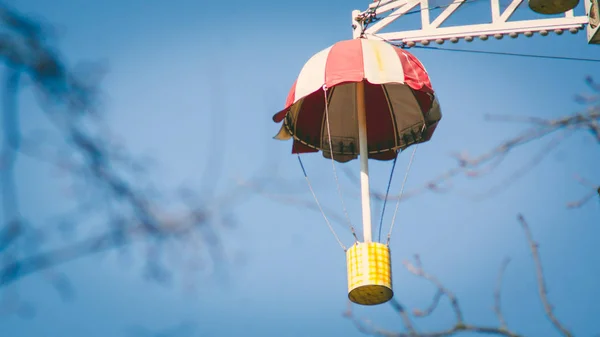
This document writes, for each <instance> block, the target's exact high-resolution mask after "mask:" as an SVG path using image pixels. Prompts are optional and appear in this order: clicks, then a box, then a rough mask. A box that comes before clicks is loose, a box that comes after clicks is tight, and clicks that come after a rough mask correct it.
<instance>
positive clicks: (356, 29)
mask: <svg viewBox="0 0 600 337" xmlns="http://www.w3.org/2000/svg"><path fill="white" fill-rule="evenodd" d="M434 1H435V0H434ZM474 1H477V2H489V3H490V9H491V22H487V23H474V24H468V25H458V26H447V27H442V24H443V23H444V22H446V21H447V20H448V19H449V18H450V17H452V16H456V15H457V13H459V12H460V11H461V8H464V5H465V4H467V3H471V2H474ZM523 1H524V0H510V3H508V5H507V6H506V8H501V7H503V6H501V3H500V0H453V2H452V3H450V4H449V5H445V6H435V5H434V6H432V3H431V2H432V1H430V0H375V1H373V2H372V3H371V4H370V5H369V7H368V9H367V10H365V11H360V10H354V11H353V12H352V28H353V37H354V38H358V37H364V38H368V39H382V40H385V41H388V42H391V43H396V44H400V45H401V46H403V47H413V46H415V45H417V44H421V45H424V46H427V45H429V44H430V43H432V42H435V43H437V44H443V43H445V42H451V43H456V42H458V41H460V40H465V41H467V42H471V41H473V40H475V39H480V40H487V39H489V38H495V39H502V38H504V37H505V36H509V37H512V38H516V37H518V36H519V35H524V36H527V37H531V36H533V35H534V34H536V33H538V34H540V35H542V36H546V35H548V34H551V33H555V34H558V35H561V34H563V33H564V32H570V33H573V34H576V33H578V32H579V31H581V30H583V29H584V28H585V26H587V27H586V28H585V29H586V33H587V41H588V43H589V44H600V15H599V0H583V1H584V4H583V7H584V8H585V14H579V15H576V14H575V8H576V7H577V6H578V5H579V0H529V8H530V9H531V10H532V11H533V12H536V13H539V14H544V15H547V16H546V17H541V18H533V19H528V20H510V19H511V17H512V16H513V14H514V13H515V11H516V10H517V8H518V7H519V6H520V5H521V4H522V3H523ZM433 9H443V10H442V12H441V13H440V14H439V15H438V16H437V17H436V18H434V19H433V20H431V11H432V10H433ZM414 13H420V15H421V24H420V28H419V29H412V30H403V31H395V32H394V31H392V32H382V30H383V29H384V28H386V27H388V26H389V25H390V24H391V23H393V22H395V21H398V20H399V21H402V19H403V17H405V16H406V15H408V14H414ZM550 15H552V17H550Z"/></svg>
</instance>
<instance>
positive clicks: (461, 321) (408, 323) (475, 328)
mask: <svg viewBox="0 0 600 337" xmlns="http://www.w3.org/2000/svg"><path fill="white" fill-rule="evenodd" d="M518 221H519V223H520V225H521V228H522V229H523V232H524V233H525V237H526V239H527V243H528V245H529V248H530V249H531V256H532V258H533V262H534V265H535V272H536V278H537V285H538V292H539V298H540V300H541V301H542V304H543V307H544V312H545V314H546V317H547V318H548V319H549V320H550V322H551V323H552V325H553V326H554V327H555V328H556V330H557V331H559V332H560V334H561V335H562V336H565V337H572V336H573V334H572V333H571V332H570V331H569V330H568V329H567V328H566V327H565V326H564V325H563V324H562V323H561V322H560V321H559V320H558V318H557V317H556V316H555V315H554V310H553V306H552V304H551V303H550V301H549V299H548V293H547V290H546V280H545V277H544V272H543V269H542V262H541V258H540V255H539V251H538V244H537V242H535V241H534V239H533V235H532V234H531V229H530V228H529V225H528V223H527V221H526V220H525V218H524V217H523V216H522V215H520V214H519V216H518ZM508 262H509V260H508V259H506V260H504V262H503V263H502V265H501V267H500V271H499V273H498V283H497V284H496V290H495V291H494V312H495V314H496V317H497V318H498V321H499V326H480V325H476V324H469V323H467V321H466V319H465V317H464V314H463V311H462V309H461V307H460V304H459V301H458V299H457V298H456V296H455V295H454V293H453V292H452V291H450V290H449V289H447V288H446V287H444V285H443V284H442V283H441V282H440V281H439V280H438V279H437V278H436V277H435V276H434V275H432V274H430V273H428V272H426V271H425V270H424V269H423V265H422V263H421V260H420V258H419V256H418V255H416V256H415V258H414V263H411V262H409V261H405V262H404V267H405V268H406V269H407V270H408V271H409V272H410V273H412V274H413V275H415V276H417V277H419V278H422V279H424V280H426V281H428V282H430V283H431V284H433V285H434V286H435V287H436V289H437V291H436V293H435V295H434V296H433V300H432V302H431V304H430V305H429V306H428V307H427V308H426V309H424V310H420V309H415V310H413V311H412V313H409V311H408V310H407V309H406V307H405V306H404V305H402V304H401V303H400V302H399V301H398V300H396V299H392V301H391V304H392V307H393V308H394V310H395V311H396V312H397V313H398V314H399V315H400V318H401V321H402V323H403V326H404V330H405V331H404V332H396V331H388V330H383V329H379V328H377V327H375V326H373V325H372V324H368V323H367V322H366V321H363V320H360V319H358V318H357V317H355V316H354V314H353V313H352V307H351V306H350V305H349V308H348V311H347V312H346V313H345V314H344V315H345V316H346V317H348V318H349V319H351V320H352V322H353V323H354V324H355V325H356V327H357V328H358V329H359V330H360V331H361V332H363V333H365V334H368V335H372V336H383V337H446V336H454V335H458V334H460V333H469V332H478V333H484V334H487V335H496V336H506V337H519V336H523V335H520V334H518V333H517V332H515V331H514V330H512V329H510V328H509V327H508V325H507V323H506V321H505V319H504V315H503V314H502V309H501V306H500V299H501V290H502V278H503V275H504V272H505V270H506V267H507V266H508ZM443 297H446V298H448V300H449V301H450V306H451V308H452V311H453V313H454V316H455V323H454V324H453V325H452V326H450V327H448V328H447V329H444V330H440V331H434V332H420V331H417V329H416V328H415V325H414V324H413V319H416V318H422V317H427V316H430V315H431V314H432V313H433V312H434V311H435V310H436V308H437V307H438V304H439V302H440V300H441V299H442V298H443Z"/></svg>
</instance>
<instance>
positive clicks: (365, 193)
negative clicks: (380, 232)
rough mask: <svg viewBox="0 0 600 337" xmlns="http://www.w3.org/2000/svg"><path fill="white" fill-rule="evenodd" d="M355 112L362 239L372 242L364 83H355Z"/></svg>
mask: <svg viewBox="0 0 600 337" xmlns="http://www.w3.org/2000/svg"><path fill="white" fill-rule="evenodd" d="M356 110H357V113H358V145H359V157H360V189H361V203H362V217H363V239H364V240H365V242H366V243H368V242H372V233H371V232H372V230H371V195H370V188H369V155H368V154H369V149H368V147H367V111H366V108H365V82H364V81H363V82H359V83H356Z"/></svg>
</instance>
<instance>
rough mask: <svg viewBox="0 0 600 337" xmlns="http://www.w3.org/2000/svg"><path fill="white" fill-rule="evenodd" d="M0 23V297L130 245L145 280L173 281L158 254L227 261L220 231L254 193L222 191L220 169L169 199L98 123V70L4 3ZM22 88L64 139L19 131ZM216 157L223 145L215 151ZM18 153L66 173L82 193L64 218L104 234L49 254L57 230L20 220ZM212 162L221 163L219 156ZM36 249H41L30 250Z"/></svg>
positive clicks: (59, 280) (58, 280)
mask: <svg viewBox="0 0 600 337" xmlns="http://www.w3.org/2000/svg"><path fill="white" fill-rule="evenodd" d="M0 26H1V27H2V28H3V30H4V33H3V34H0V61H1V62H2V63H3V65H4V69H3V70H4V71H5V75H4V83H3V84H4V88H3V91H2V111H1V114H2V124H1V127H2V129H1V131H0V136H1V138H2V143H1V148H0V151H1V152H0V186H1V189H0V193H1V194H0V198H1V199H2V206H1V207H2V208H1V210H2V220H1V221H0V291H2V289H4V293H5V294H8V292H7V291H8V290H7V288H8V287H9V286H12V285H14V284H15V283H16V282H17V281H19V280H20V279H22V278H23V277H25V276H28V275H31V274H34V273H38V272H42V271H44V272H46V271H49V270H51V269H53V267H56V266H58V265H60V264H64V263H66V262H69V261H73V260H75V259H78V258H82V257H87V256H90V255H92V254H97V253H101V252H104V251H109V250H115V249H118V248H123V247H125V246H128V245H131V244H133V243H143V244H144V246H145V249H146V254H147V256H146V258H145V260H144V264H145V275H146V276H147V277H148V278H150V279H151V280H154V281H157V282H167V281H168V279H169V277H168V274H169V271H168V268H167V267H166V266H165V262H163V260H164V259H163V257H162V255H163V254H166V253H167V249H170V250H177V252H176V253H174V254H173V255H174V256H175V257H176V258H177V259H182V260H186V259H189V260H190V261H185V262H184V263H186V264H189V265H190V266H191V265H193V266H197V265H199V263H198V261H197V260H198V259H200V258H201V257H199V255H200V254H207V256H208V257H209V258H210V259H212V260H213V261H215V262H217V261H219V262H223V261H224V259H225V253H224V251H223V247H222V238H221V236H222V233H221V231H222V230H224V229H227V228H230V227H231V226H232V225H233V224H234V222H233V218H232V217H231V215H232V214H231V212H233V210H234V206H237V205H239V204H240V203H241V202H242V201H244V200H245V199H246V198H247V197H248V194H245V193H242V191H238V188H237V187H235V186H234V190H233V191H229V192H226V193H224V194H223V195H216V190H215V188H214V183H215V182H216V179H217V178H218V175H219V174H220V173H221V170H220V169H218V167H217V170H216V172H215V173H214V174H213V175H212V176H211V178H210V179H206V183H207V186H206V191H205V192H206V193H208V194H210V196H209V197H208V198H206V197H205V198H201V195H200V194H199V193H197V192H195V191H194V190H193V189H192V188H191V187H190V186H186V187H185V188H182V189H180V190H179V191H175V194H176V196H175V197H172V198H171V197H169V200H165V196H166V195H169V194H170V193H172V191H166V190H164V189H159V188H158V187H156V186H154V184H153V183H152V179H148V178H147V177H146V175H145V174H146V171H147V167H148V162H147V161H145V160H144V158H138V157H136V156H134V155H132V154H130V153H128V152H127V151H126V150H125V148H124V147H123V146H122V145H120V144H118V143H116V142H115V141H114V139H113V135H112V133H111V131H110V128H109V127H108V126H107V125H105V123H104V122H103V120H102V114H101V113H100V109H99V102H100V83H99V82H100V78H101V76H100V75H101V74H102V73H103V71H102V69H101V67H100V66H99V65H92V67H88V69H87V71H86V72H83V71H82V72H76V71H74V70H72V69H74V68H75V67H70V66H68V65H67V64H66V62H65V61H64V59H63V58H62V57H60V53H59V52H57V51H56V50H55V48H54V47H53V43H52V39H51V37H50V35H49V32H50V29H49V27H42V25H41V24H39V23H37V22H35V21H34V20H31V19H30V18H28V17H26V16H24V15H22V14H20V13H18V12H17V11H16V10H14V9H11V8H8V7H6V6H0ZM25 84H29V85H30V87H31V88H32V89H33V90H34V92H35V93H37V95H38V99H39V101H38V103H39V106H40V107H41V109H42V113H43V116H44V117H45V118H46V119H47V121H48V122H49V125H50V126H51V128H52V131H53V132H55V133H56V134H58V135H59V138H60V140H59V141H58V142H57V143H58V145H56V144H54V146H52V145H53V144H51V143H50V142H48V141H47V140H44V139H39V138H38V139H34V138H32V137H30V138H28V137H27V136H25V135H23V134H22V131H21V130H22V129H21V126H20V125H19V120H20V118H21V116H22V114H23V112H22V111H21V110H20V108H19V106H18V102H19V101H18V97H19V94H20V92H21V91H22V90H23V89H24V86H25ZM215 90H216V88H215ZM212 110H214V109H212ZM219 126H220V124H218V123H217V122H215V126H214V127H212V128H211V130H212V131H213V136H214V135H215V134H216V133H217V132H219V130H217V129H218V127H219ZM212 151H217V152H218V151H220V149H215V148H214V147H213V148H212ZM20 156H27V157H29V158H33V159H35V160H39V161H41V162H45V163H49V164H52V165H54V167H56V168H58V169H60V170H62V172H65V173H67V174H68V176H69V177H70V178H71V179H72V180H73V184H74V186H77V184H78V185H79V189H80V191H78V192H77V191H76V193H81V195H75V196H76V198H77V199H76V204H78V206H77V210H76V212H74V214H70V213H67V214H63V215H61V216H59V217H58V218H60V219H62V220H63V222H64V221H71V222H78V221H79V222H81V223H85V222H86V219H85V216H81V217H80V218H79V219H75V214H79V213H82V214H84V215H88V217H91V215H92V214H94V215H98V214H100V215H101V217H102V218H101V219H100V225H99V226H98V228H96V227H95V228H94V229H99V230H98V233H91V234H89V235H86V236H84V237H82V238H77V239H75V240H74V241H72V242H66V241H64V242H58V243H57V242H55V244H54V245H53V246H52V247H50V248H44V247H43V245H42V243H41V241H40V242H38V241H35V240H34V241H32V240H33V238H37V239H39V238H40V237H41V236H43V235H44V233H45V232H47V231H49V230H50V229H56V228H57V227H56V226H51V225H48V224H44V225H43V226H41V225H35V224H33V223H30V222H29V221H28V220H27V217H26V215H25V214H22V211H21V208H20V205H19V197H18V195H19V194H18V185H17V180H16V177H15V172H16V170H17V166H16V165H17V163H18V160H19V158H20ZM209 157H210V158H212V160H213V161H214V164H216V165H217V166H218V165H220V162H221V161H222V157H221V155H220V154H218V153H217V154H215V153H213V154H212V155H211V156H209ZM207 164H208V163H207ZM252 181H253V183H255V184H260V177H253V178H252ZM207 200H210V201H207ZM87 220H88V222H89V221H90V220H89V219H87ZM95 220H96V222H97V220H98V219H95ZM59 227H60V226H59ZM67 227H68V226H67ZM31 246H35V248H34V249H29V250H27V249H26V247H29V248H31ZM202 258H203V257H202ZM169 267H172V266H171V265H170V266H169ZM187 269H189V270H190V271H191V270H196V269H197V268H191V267H190V268H186V270H187ZM52 275H55V274H54V273H52ZM49 279H50V280H51V281H52V282H53V284H54V285H55V286H56V287H57V289H59V288H60V289H66V288H68V282H67V280H66V278H65V277H54V276H53V277H50V278H49Z"/></svg>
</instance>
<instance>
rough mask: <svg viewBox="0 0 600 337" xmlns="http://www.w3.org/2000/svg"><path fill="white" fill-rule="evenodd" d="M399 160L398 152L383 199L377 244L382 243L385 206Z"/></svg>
mask: <svg viewBox="0 0 600 337" xmlns="http://www.w3.org/2000/svg"><path fill="white" fill-rule="evenodd" d="M397 160H398V152H396V157H394V162H393V163H392V171H391V172H390V180H389V181H388V185H387V190H386V191H385V199H383V209H382V210H381V219H379V236H378V239H377V242H381V228H383V215H384V214H385V205H387V201H388V195H389V194H390V186H392V178H393V177H394V169H395V168H396V161H397Z"/></svg>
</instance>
